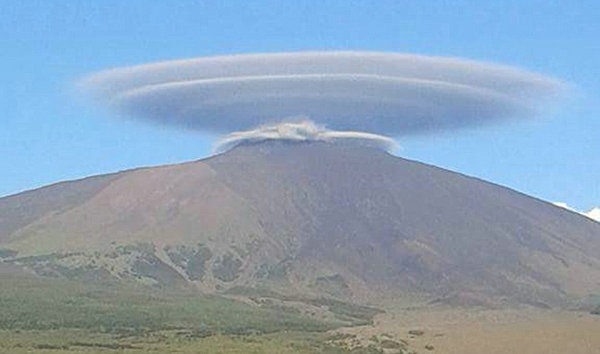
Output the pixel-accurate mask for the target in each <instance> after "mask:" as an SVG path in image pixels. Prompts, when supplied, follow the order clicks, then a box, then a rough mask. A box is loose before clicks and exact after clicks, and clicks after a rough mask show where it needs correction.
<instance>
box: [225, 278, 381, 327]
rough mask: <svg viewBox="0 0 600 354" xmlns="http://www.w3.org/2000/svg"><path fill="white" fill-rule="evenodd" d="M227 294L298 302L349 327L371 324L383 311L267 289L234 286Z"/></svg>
mask: <svg viewBox="0 0 600 354" xmlns="http://www.w3.org/2000/svg"><path fill="white" fill-rule="evenodd" d="M226 293H227V294H231V295H242V296H247V297H249V298H252V299H256V298H267V299H268V298H271V299H277V300H281V301H288V302H300V303H304V304H307V305H310V306H315V307H320V308H324V309H326V310H327V311H329V312H331V313H333V314H334V315H335V317H336V318H337V319H338V320H340V321H343V322H346V323H348V325H351V326H362V325H368V324H372V323H373V317H374V316H375V315H377V314H379V313H382V312H383V311H382V310H380V309H378V308H375V307H370V306H364V305H358V304H352V303H348V302H344V301H340V300H336V299H332V298H316V299H315V298H307V297H304V296H293V295H284V294H279V293H277V292H275V291H273V290H270V289H267V288H249V287H242V286H236V287H233V288H231V289H229V290H228V291H227V292H226Z"/></svg>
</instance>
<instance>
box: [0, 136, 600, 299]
mask: <svg viewBox="0 0 600 354" xmlns="http://www.w3.org/2000/svg"><path fill="white" fill-rule="evenodd" d="M0 210H1V211H2V214H0V215H2V217H0V231H1V232H2V233H1V234H0V248H1V249H5V250H9V251H10V252H9V253H7V254H10V255H11V256H10V257H11V258H10V259H11V262H12V263H13V264H17V265H20V266H22V267H24V268H26V269H29V270H30V271H34V272H37V273H39V274H54V275H55V276H64V277H69V276H73V274H78V276H88V277H89V276H100V274H101V275H102V277H106V278H109V279H117V280H119V281H129V280H134V281H137V280H139V279H142V280H143V281H145V282H149V283H152V284H155V285H157V286H173V285H174V284H179V283H188V284H194V285H195V286H197V287H199V288H201V289H203V290H204V291H221V290H226V289H229V288H232V287H236V286H251V287H268V288H272V289H276V290H277V291H280V292H286V291H287V292H290V291H291V292H299V293H306V294H313V295H319V296H324V295H327V296H333V297H338V298H350V299H354V300H364V299H367V298H373V297H382V296H383V297H392V298H393V297H398V296H402V295H405V294H407V293H415V292H416V293H421V294H423V295H424V296H429V297H431V298H432V299H457V298H461V297H464V298H469V299H480V300H481V301H482V303H487V302H488V301H513V302H521V303H532V304H539V303H545V304H552V305H553V304H565V303H568V302H570V301H575V300H576V299H579V298H581V297H584V296H587V295H589V294H591V293H593V292H597V291H598V285H597V284H596V283H595V281H594V279H598V278H599V277H600V257H598V255H599V254H600V237H599V236H600V224H598V223H596V222H594V221H592V220H590V219H587V218H584V217H582V216H580V215H577V214H575V213H571V212H569V211H566V210H563V209H561V208H556V207H554V206H553V205H551V204H548V203H545V202H543V201H541V200H538V199H535V198H531V197H528V196H526V195H523V194H521V193H518V192H515V191H512V190H510V189H507V188H504V187H501V186H498V185H494V184H491V183H488V182H484V181H481V180H478V179H475V178H470V177H467V176H464V175H460V174H457V173H453V172H450V171H447V170H443V169H439V168H436V167H433V166H429V165H425V164H422V163H419V162H414V161H409V160H406V159H402V158H398V157H395V156H392V155H391V154H389V153H387V152H385V151H382V150H380V149H376V148H374V147H369V146H364V145H360V144H358V145H357V144H345V143H342V144H340V143H339V142H335V143H331V142H326V141H280V140H273V141H261V142H253V143H244V144H240V145H238V146H236V147H234V148H233V149H231V150H230V151H228V152H225V153H222V154H219V155H216V156H213V157H210V158H208V159H204V160H200V161H196V162H194V163H185V164H178V165H170V166H161V167H153V168H145V169H138V170H131V171H124V172H121V173H119V174H116V175H107V176H98V177H95V178H93V179H88V180H81V181H74V182H68V183H65V184H61V185H57V186H51V187H47V188H45V189H42V190H37V191H32V192H29V193H24V194H18V195H15V196H12V197H8V198H1V199H0ZM5 215H6V216H8V217H4V216H5ZM11 215H12V216H14V215H19V217H18V218H15V217H12V216H11ZM7 252H8V251H7ZM92 260H93V262H92ZM73 267H75V268H76V270H74V269H73ZM136 279H137V280H136ZM448 301H451V300H448Z"/></svg>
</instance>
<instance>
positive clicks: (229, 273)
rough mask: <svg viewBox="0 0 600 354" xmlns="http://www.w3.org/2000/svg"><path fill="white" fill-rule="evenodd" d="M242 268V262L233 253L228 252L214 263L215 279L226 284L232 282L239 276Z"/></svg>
mask: <svg viewBox="0 0 600 354" xmlns="http://www.w3.org/2000/svg"><path fill="white" fill-rule="evenodd" d="M241 266H242V261H240V260H239V259H238V258H236V257H235V256H234V255H233V254H232V253H231V252H227V253H225V254H224V255H223V256H221V257H219V258H218V259H217V260H216V261H215V263H213V266H212V272H213V275H214V277H215V278H217V279H219V280H222V281H224V282H232V281H234V280H235V279H237V277H238V276H239V273H240V268H241Z"/></svg>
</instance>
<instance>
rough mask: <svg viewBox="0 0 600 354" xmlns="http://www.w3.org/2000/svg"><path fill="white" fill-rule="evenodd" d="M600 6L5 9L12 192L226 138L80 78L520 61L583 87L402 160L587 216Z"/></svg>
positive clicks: (406, 144)
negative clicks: (338, 59) (218, 59)
mask: <svg viewBox="0 0 600 354" xmlns="http://www.w3.org/2000/svg"><path fill="white" fill-rule="evenodd" d="M599 13H600V2H598V1H576V2H568V1H561V2H559V1H556V2H555V1H497V2H492V1H453V2H445V1H430V2H424V1H377V2H374V1H349V0H343V1H289V0H288V1H229V2H225V1H212V2H209V1H176V2H175V1H172V2H171V1H151V0H143V1H126V2H124V1H110V0H103V1H47V0H45V1H19V2H17V1H3V2H1V3H0V46H1V48H2V50H1V51H0V75H1V77H2V81H1V83H0V112H1V113H2V116H1V118H0V126H1V129H0V156H1V159H0V171H2V174H1V175H0V176H1V177H0V182H1V183H0V195H8V194H12V193H16V192H19V191H22V190H26V189H31V188H35V187H39V186H42V185H45V184H48V183H52V182H56V181H60V180H65V179H75V178H79V177H84V176H88V175H94V174H99V173H105V172H112V171H116V170H122V169H127V168H133V167H137V166H147V165H159V164H164V163H173V162H179V161H186V160H191V159H198V158H202V157H205V156H208V155H209V154H210V150H211V146H212V144H213V142H214V139H215V137H214V136H209V135H203V134H198V133H191V132H185V131H178V130H173V129H165V128H164V127H157V126H152V125H146V124H144V123H141V122H136V121H131V120H127V119H123V118H122V117H117V116H116V115H115V114H113V113H111V112H107V111H104V110H102V109H100V108H98V107H91V106H89V105H86V104H85V103H84V101H83V100H82V99H81V98H80V97H79V95H78V94H77V92H75V90H74V89H73V86H72V83H73V81H74V80H75V79H77V78H78V77H80V76H82V75H85V74H87V73H90V72H94V71H98V70H101V69H106V68H110V67H116V66H126V65H133V64H141V63H146V62H152V61H159V60H167V59H175V58H189V57H196V56H204V55H217V54H228V53H248V52H279V51H298V50H334V49H344V50H375V51H390V52H411V53H419V54H429V55H444V56H458V57H466V58H471V59H477V60H485V61H492V62H498V63H503V64H510V65H516V66H520V67H523V68H525V69H528V70H532V71H536V72H540V73H544V74H548V75H551V76H555V77H558V78H562V79H564V80H566V81H567V82H569V83H571V84H572V85H574V87H575V89H574V90H573V92H572V94H571V95H570V97H568V98H567V99H565V101H564V102H563V103H562V104H561V105H560V106H559V108H557V109H553V110H551V111H549V112H548V114H546V115H544V116H542V117H537V118H535V119H532V120H529V121H526V122H520V123H510V124H501V125H497V126H493V127H485V128H482V129H473V130H466V131H455V132H448V133H445V134H443V135H438V136H426V137H411V138H409V139H402V140H400V141H399V143H400V145H401V146H402V150H401V151H400V152H399V154H400V155H401V156H404V157H408V158H411V159H416V160H420V161H424V162H427V163H431V164H435V165H438V166H441V167H445V168H449V169H452V170H456V171H459V172H462V173H466V174H469V175H473V176H477V177H481V178H484V179H487V180H490V181H493V182H496V183H499V184H502V185H506V186H509V187H511V188H514V189H517V190H519V191H522V192H525V193H528V194H531V195H534V196H537V197H540V198H543V199H546V200H550V201H564V202H567V203H568V204H570V205H572V206H574V207H576V208H578V209H589V208H591V207H593V206H595V205H598V204H600V181H599V180H600V178H599V177H600V73H599V72H600V40H599V38H600V21H598V14H599Z"/></svg>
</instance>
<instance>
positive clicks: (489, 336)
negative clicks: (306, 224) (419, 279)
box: [343, 307, 600, 354]
mask: <svg viewBox="0 0 600 354" xmlns="http://www.w3.org/2000/svg"><path fill="white" fill-rule="evenodd" d="M343 332H345V333H350V334H353V335H355V336H356V337H357V338H359V339H360V340H365V339H368V338H370V337H371V336H372V335H376V334H379V333H389V334H390V335H391V336H394V337H402V338H405V339H406V342H407V344H408V348H410V349H411V350H412V351H415V352H418V353H438V354H482V353H485V354H512V353H519V354H564V353H569V354H596V353H600V335H599V333H600V316H597V315H592V314H590V313H588V312H577V311H562V310H539V309H531V308H520V309H504V310H489V309H456V308H445V307H434V308H419V309H411V310H400V311H396V312H388V313H386V314H382V315H379V316H378V318H377V319H376V323H375V325H374V326H364V327H357V328H347V329H344V330H343Z"/></svg>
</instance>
